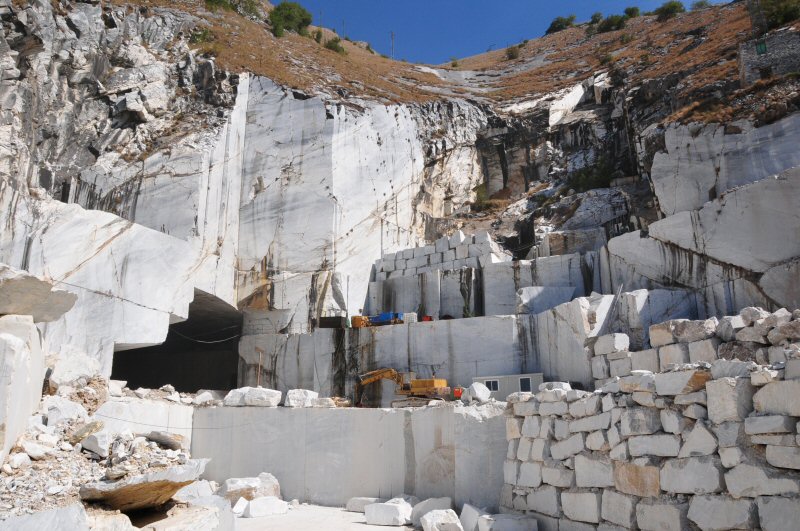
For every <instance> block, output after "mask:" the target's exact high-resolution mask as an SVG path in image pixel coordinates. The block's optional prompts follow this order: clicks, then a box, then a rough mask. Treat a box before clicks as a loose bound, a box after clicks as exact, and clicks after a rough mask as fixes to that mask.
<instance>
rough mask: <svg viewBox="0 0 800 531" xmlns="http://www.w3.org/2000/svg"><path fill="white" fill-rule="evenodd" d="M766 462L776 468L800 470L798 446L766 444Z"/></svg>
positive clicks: (799, 449)
mask: <svg viewBox="0 0 800 531" xmlns="http://www.w3.org/2000/svg"><path fill="white" fill-rule="evenodd" d="M767 463H769V464H771V465H772V466H776V467H778V468H791V469H794V470H800V448H797V447H793V446H772V445H768V446H767Z"/></svg>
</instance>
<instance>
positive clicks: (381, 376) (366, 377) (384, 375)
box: [354, 369, 403, 404]
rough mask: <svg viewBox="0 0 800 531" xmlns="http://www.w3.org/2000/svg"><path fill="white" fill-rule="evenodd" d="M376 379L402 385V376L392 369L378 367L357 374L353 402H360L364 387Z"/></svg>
mask: <svg viewBox="0 0 800 531" xmlns="http://www.w3.org/2000/svg"><path fill="white" fill-rule="evenodd" d="M378 380H392V381H394V382H395V383H397V385H401V386H402V385H403V377H402V376H400V374H399V373H398V372H397V371H396V370H394V369H378V370H375V371H370V372H367V373H364V374H359V375H358V385H356V396H355V401H354V403H355V404H361V397H362V395H363V392H364V387H366V386H368V385H369V384H372V383H375V382H377V381H378Z"/></svg>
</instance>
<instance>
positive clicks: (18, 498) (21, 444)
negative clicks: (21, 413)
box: [0, 379, 205, 519]
mask: <svg viewBox="0 0 800 531" xmlns="http://www.w3.org/2000/svg"><path fill="white" fill-rule="evenodd" d="M79 383H81V382H74V386H61V387H59V389H58V394H56V395H50V396H45V397H44V398H43V399H42V401H41V407H40V410H39V412H38V413H37V414H35V415H34V416H32V417H30V419H29V420H28V425H27V429H26V431H25V433H24V434H23V436H22V437H21V438H20V439H19V440H18V441H17V444H16V446H15V447H14V448H13V449H12V451H11V453H10V454H9V456H8V458H7V459H6V462H5V463H4V464H3V465H2V470H1V471H0V514H2V517H0V518H2V519H6V518H10V517H14V516H19V515H25V514H32V513H34V512H40V511H46V510H48V509H54V508H59V507H66V506H69V505H72V504H75V503H76V502H77V501H78V500H80V499H84V500H88V501H101V500H102V501H103V502H104V503H105V505H106V506H110V507H113V508H120V509H130V508H137V507H139V508H140V507H151V506H155V505H160V504H162V503H164V502H165V501H167V500H169V499H170V498H171V497H172V495H173V494H174V493H175V492H176V491H177V490H178V489H180V488H181V487H183V486H184V485H186V484H188V483H190V482H192V481H194V480H195V479H196V478H197V477H199V475H200V474H201V473H202V471H203V467H204V464H205V460H192V459H190V456H189V451H188V448H187V446H188V445H187V441H186V440H185V438H184V437H183V436H181V435H177V434H173V433H168V432H163V431H149V432H146V433H138V434H134V433H133V432H131V430H128V429H123V430H118V429H111V428H109V427H108V426H106V425H105V423H104V421H103V420H99V417H98V418H97V419H95V418H94V417H93V416H91V415H90V413H89V412H90V411H92V412H94V410H95V409H97V407H98V400H99V397H101V396H104V395H105V385H104V384H105V382H104V381H102V380H101V379H95V380H92V381H91V382H89V385H86V386H83V387H80V388H78V387H77V384H79ZM62 394H65V395H67V396H70V397H73V398H74V397H83V398H84V400H80V401H73V400H70V399H69V398H65V397H64V396H62ZM155 483H157V484H158V485H159V489H160V494H159V495H158V496H154V495H153V492H154V489H150V488H142V487H141V486H142V485H147V484H155ZM131 485H139V486H140V487H139V488H138V491H139V492H138V493H137V492H135V491H136V490H137V489H136V488H134V489H131V488H130V486H131ZM115 493H116V494H115ZM119 493H122V494H119ZM114 499H122V501H121V502H120V503H115V502H114ZM142 499H144V500H145V501H142Z"/></svg>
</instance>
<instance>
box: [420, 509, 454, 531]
mask: <svg viewBox="0 0 800 531" xmlns="http://www.w3.org/2000/svg"><path fill="white" fill-rule="evenodd" d="M420 524H421V525H422V531H464V528H463V527H462V526H461V521H460V520H459V519H458V515H457V514H456V513H455V511H453V510H451V509H447V510H433V511H430V512H428V513H427V514H425V516H423V517H422V518H420Z"/></svg>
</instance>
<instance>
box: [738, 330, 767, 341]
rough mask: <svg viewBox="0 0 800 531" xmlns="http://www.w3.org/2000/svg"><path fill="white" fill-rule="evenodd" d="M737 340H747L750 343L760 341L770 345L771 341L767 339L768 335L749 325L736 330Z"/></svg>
mask: <svg viewBox="0 0 800 531" xmlns="http://www.w3.org/2000/svg"><path fill="white" fill-rule="evenodd" d="M736 341H746V342H749V343H759V344H761V345H768V344H769V341H768V340H767V336H765V335H764V334H762V333H761V331H760V330H758V328H754V327H749V326H748V327H747V328H742V329H741V330H739V331H738V332H736Z"/></svg>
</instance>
